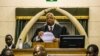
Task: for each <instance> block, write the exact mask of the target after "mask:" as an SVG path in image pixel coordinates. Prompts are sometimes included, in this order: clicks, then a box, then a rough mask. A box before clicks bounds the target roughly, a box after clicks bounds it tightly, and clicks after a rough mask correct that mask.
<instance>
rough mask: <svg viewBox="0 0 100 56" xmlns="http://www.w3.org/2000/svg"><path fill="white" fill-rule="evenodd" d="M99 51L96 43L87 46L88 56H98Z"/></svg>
mask: <svg viewBox="0 0 100 56" xmlns="http://www.w3.org/2000/svg"><path fill="white" fill-rule="evenodd" d="M98 52H99V49H98V46H97V45H95V44H91V45H89V46H88V48H87V53H86V56H98Z"/></svg>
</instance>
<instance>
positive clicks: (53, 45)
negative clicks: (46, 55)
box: [32, 42, 59, 48]
mask: <svg viewBox="0 0 100 56" xmlns="http://www.w3.org/2000/svg"><path fill="white" fill-rule="evenodd" d="M38 44H41V45H43V46H44V47H45V48H59V42H48V43H45V42H33V44H32V45H33V47H34V46H35V45H38Z"/></svg>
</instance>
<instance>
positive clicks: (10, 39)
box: [5, 34, 13, 46]
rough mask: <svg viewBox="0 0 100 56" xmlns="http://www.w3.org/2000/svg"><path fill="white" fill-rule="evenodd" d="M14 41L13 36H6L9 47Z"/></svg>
mask: <svg viewBox="0 0 100 56" xmlns="http://www.w3.org/2000/svg"><path fill="white" fill-rule="evenodd" d="M12 41H13V38H12V36H11V35H10V34H7V35H6V36H5V42H6V44H7V45H8V46H10V45H11V44H12Z"/></svg>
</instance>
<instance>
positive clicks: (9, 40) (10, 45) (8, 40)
mask: <svg viewBox="0 0 100 56" xmlns="http://www.w3.org/2000/svg"><path fill="white" fill-rule="evenodd" d="M5 42H6V46H5V48H4V49H3V50H2V52H1V55H2V56H3V55H4V53H5V50H6V49H12V48H15V45H14V44H13V43H12V42H13V38H12V36H11V35H10V34H8V35H6V37H5Z"/></svg>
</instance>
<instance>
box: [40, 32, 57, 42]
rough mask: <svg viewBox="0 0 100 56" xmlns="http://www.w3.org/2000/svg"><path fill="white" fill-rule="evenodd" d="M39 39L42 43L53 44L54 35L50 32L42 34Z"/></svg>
mask: <svg viewBox="0 0 100 56" xmlns="http://www.w3.org/2000/svg"><path fill="white" fill-rule="evenodd" d="M41 39H42V40H43V41H44V42H53V40H54V39H55V37H54V35H53V33H52V32H44V33H43V35H42V36H41Z"/></svg>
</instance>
